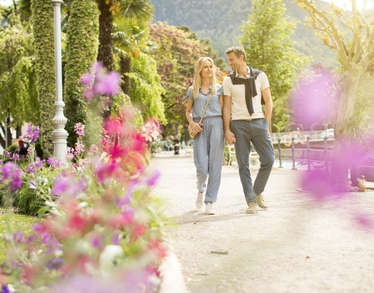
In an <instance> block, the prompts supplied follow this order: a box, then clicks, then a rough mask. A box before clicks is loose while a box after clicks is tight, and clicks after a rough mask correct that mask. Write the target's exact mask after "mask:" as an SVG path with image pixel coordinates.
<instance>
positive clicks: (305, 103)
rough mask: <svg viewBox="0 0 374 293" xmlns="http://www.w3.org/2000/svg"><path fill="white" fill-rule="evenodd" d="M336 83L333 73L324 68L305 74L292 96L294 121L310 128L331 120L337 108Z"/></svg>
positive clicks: (305, 127)
mask: <svg viewBox="0 0 374 293" xmlns="http://www.w3.org/2000/svg"><path fill="white" fill-rule="evenodd" d="M336 83H337V81H336V79H335V77H334V76H333V74H332V73H331V72H330V71H329V70H327V69H323V68H314V70H312V71H311V72H309V75H308V74H305V75H303V76H302V78H301V79H300V80H299V83H298V84H297V85H296V87H295V89H294V90H293V92H292V93H291V97H290V102H291V112H292V119H293V122H294V123H295V124H297V125H303V127H304V129H309V128H310V127H311V126H312V125H313V124H315V123H321V124H322V123H324V122H325V121H329V120H330V119H331V116H332V114H333V113H334V110H336V102H337V99H336V97H337V96H338V95H337V90H336Z"/></svg>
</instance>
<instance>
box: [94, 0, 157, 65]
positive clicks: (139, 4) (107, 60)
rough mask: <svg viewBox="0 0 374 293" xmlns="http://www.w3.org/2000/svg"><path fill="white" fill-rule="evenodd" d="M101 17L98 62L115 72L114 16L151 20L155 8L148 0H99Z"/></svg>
mask: <svg viewBox="0 0 374 293" xmlns="http://www.w3.org/2000/svg"><path fill="white" fill-rule="evenodd" d="M97 2H98V5H99V10H100V16H99V44H100V45H99V52H98V56H97V60H98V61H101V62H102V63H103V65H104V66H105V67H106V68H107V69H108V70H113V42H112V33H113V19H114V16H119V15H121V16H122V17H129V18H136V19H144V18H150V16H151V15H152V12H153V6H152V5H151V3H150V2H149V1H148V0H97Z"/></svg>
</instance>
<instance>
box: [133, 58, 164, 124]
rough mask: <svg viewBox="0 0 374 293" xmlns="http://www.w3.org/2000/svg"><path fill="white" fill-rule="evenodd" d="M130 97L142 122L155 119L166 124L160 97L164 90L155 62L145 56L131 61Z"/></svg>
mask: <svg viewBox="0 0 374 293" xmlns="http://www.w3.org/2000/svg"><path fill="white" fill-rule="evenodd" d="M128 75H129V77H130V80H131V84H132V85H133V86H132V87H131V91H130V97H131V102H132V104H133V105H134V106H135V107H137V108H139V109H140V111H141V115H142V117H143V120H146V119H147V118H149V117H153V118H157V119H158V120H159V121H160V123H166V119H165V112H164V111H165V110H164V104H163V102H162V99H161V96H162V94H164V89H163V88H162V86H161V82H160V76H159V75H158V74H157V68H156V62H155V61H154V60H153V59H152V58H151V57H150V56H149V55H147V54H144V53H141V54H139V55H138V56H137V57H135V58H133V59H132V60H131V72H130V73H129V74H128Z"/></svg>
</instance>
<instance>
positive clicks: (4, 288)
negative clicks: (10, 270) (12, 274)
mask: <svg viewBox="0 0 374 293" xmlns="http://www.w3.org/2000/svg"><path fill="white" fill-rule="evenodd" d="M0 293H10V290H9V288H8V286H7V285H2V286H1V292H0Z"/></svg>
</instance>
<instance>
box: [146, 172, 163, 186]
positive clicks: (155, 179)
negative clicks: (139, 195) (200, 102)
mask: <svg viewBox="0 0 374 293" xmlns="http://www.w3.org/2000/svg"><path fill="white" fill-rule="evenodd" d="M160 177H161V172H160V171H159V170H156V171H154V172H153V174H151V176H149V177H148V178H147V179H146V184H147V185H148V186H149V187H154V186H155V185H156V184H157V182H158V180H159V179H160Z"/></svg>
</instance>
